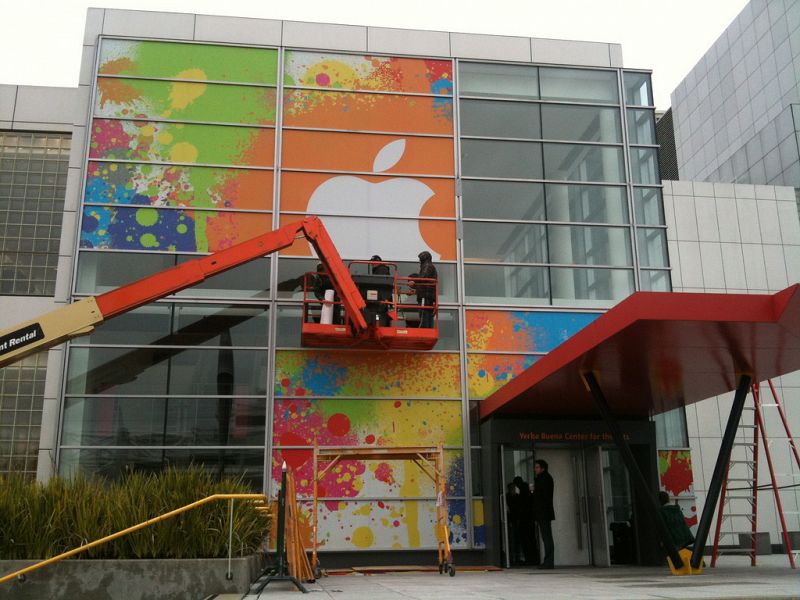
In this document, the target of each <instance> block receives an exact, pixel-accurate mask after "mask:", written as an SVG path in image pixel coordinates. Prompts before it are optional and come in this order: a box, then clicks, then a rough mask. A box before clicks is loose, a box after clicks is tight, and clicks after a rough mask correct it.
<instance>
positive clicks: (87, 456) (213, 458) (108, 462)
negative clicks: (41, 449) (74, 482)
mask: <svg viewBox="0 0 800 600" xmlns="http://www.w3.org/2000/svg"><path fill="white" fill-rule="evenodd" d="M60 458H61V460H60V464H59V469H58V470H59V473H60V474H61V475H63V476H71V475H74V474H76V473H85V474H87V475H88V474H91V475H96V476H98V477H105V478H107V479H109V480H114V479H119V478H120V477H122V476H123V475H125V474H126V473H129V472H131V471H141V472H144V473H158V472H161V471H163V470H164V469H166V468H167V467H173V468H178V469H185V468H188V467H190V466H201V467H203V468H205V469H207V470H208V471H210V472H212V473H213V474H215V475H216V476H219V477H223V476H224V477H241V478H242V480H243V481H245V482H246V483H247V484H249V486H250V488H251V489H252V490H254V491H260V490H261V489H262V486H263V483H264V451H263V450H214V449H209V450H198V449H193V450H129V449H125V450H110V449H109V450H106V449H95V448H91V449H74V448H65V449H63V450H61V454H60Z"/></svg>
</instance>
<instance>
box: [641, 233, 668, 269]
mask: <svg viewBox="0 0 800 600" xmlns="http://www.w3.org/2000/svg"><path fill="white" fill-rule="evenodd" d="M636 239H637V241H638V244H639V264H640V265H641V266H642V267H669V257H668V255H667V230H666V229H654V228H649V227H647V228H646V227H637V228H636Z"/></svg>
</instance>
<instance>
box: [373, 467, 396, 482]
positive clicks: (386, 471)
mask: <svg viewBox="0 0 800 600" xmlns="http://www.w3.org/2000/svg"><path fill="white" fill-rule="evenodd" d="M375 479H377V480H378V481H382V482H383V483H385V484H387V485H394V483H395V480H394V471H393V470H392V467H391V466H390V465H389V463H381V464H379V465H378V466H377V468H376V469H375Z"/></svg>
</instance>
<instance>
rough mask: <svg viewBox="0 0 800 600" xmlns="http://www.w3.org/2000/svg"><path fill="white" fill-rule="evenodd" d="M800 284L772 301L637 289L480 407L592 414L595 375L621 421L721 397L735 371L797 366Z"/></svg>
mask: <svg viewBox="0 0 800 600" xmlns="http://www.w3.org/2000/svg"><path fill="white" fill-rule="evenodd" d="M799 290H800V285H793V286H791V287H788V288H786V289H785V290H783V291H781V292H778V293H777V294H773V295H745V294H687V293H676V292H637V293H635V294H633V295H632V296H630V297H629V298H627V299H625V300H623V301H622V302H620V303H619V304H618V305H617V306H615V307H614V308H612V309H611V310H609V311H608V312H607V313H606V314H604V315H602V316H601V317H599V318H598V319H597V320H596V321H594V322H593V323H592V324H590V325H588V326H587V327H585V328H584V329H582V330H581V331H579V332H578V333H577V334H575V335H574V336H572V337H571V338H570V339H568V340H567V341H565V342H564V343H563V344H561V345H560V346H558V347H557V348H555V349H554V350H553V351H552V352H550V353H549V354H547V355H546V356H544V357H542V358H541V359H540V360H539V361H537V362H536V363H535V364H534V365H533V366H531V367H530V368H529V369H527V370H525V371H524V372H523V373H521V374H520V375H519V376H518V377H516V378H515V379H513V380H512V381H511V382H509V383H508V384H506V385H505V386H503V387H502V388H500V389H499V390H497V391H496V392H495V393H494V394H492V395H491V396H489V397H488V398H486V399H485V400H484V401H483V402H481V407H480V411H481V418H484V419H485V418H486V417H489V416H490V415H493V414H510V413H525V414H529V415H536V416H564V417H566V416H569V417H596V416H598V413H597V409H596V408H595V404H594V402H593V400H592V397H591V395H590V394H589V391H588V390H587V388H586V387H585V386H584V383H583V380H582V379H581V373H582V372H586V371H592V372H593V373H594V374H595V376H596V377H597V379H598V381H599V382H600V387H601V388H602V389H603V393H604V395H605V397H606V399H607V400H608V403H609V405H610V406H611V409H612V410H613V411H614V413H615V415H616V416H618V417H620V418H625V417H643V416H647V415H650V414H656V413H660V412H664V411H668V410H671V409H673V408H677V407H679V406H683V405H685V404H690V403H692V402H697V401H698V400H703V399H705V398H709V397H711V396H714V395H717V394H722V393H725V392H728V391H731V390H733V389H734V388H735V387H736V374H737V373H740V372H746V373H751V374H752V375H753V379H754V381H764V380H765V379H770V378H773V377H777V376H779V375H783V374H785V373H791V372H792V371H796V370H799V369H800V291H799Z"/></svg>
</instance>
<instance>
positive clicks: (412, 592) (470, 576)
mask: <svg viewBox="0 0 800 600" xmlns="http://www.w3.org/2000/svg"><path fill="white" fill-rule="evenodd" d="M307 587H308V588H309V590H310V591H311V593H310V594H309V595H308V596H306V597H308V598H311V599H313V598H326V599H327V598H331V599H337V600H428V599H431V600H523V599H524V600H530V599H532V598H546V600H583V599H587V600H588V599H592V600H650V599H659V600H663V599H665V598H675V599H681V600H687V599H695V598H702V599H704V600H710V599H725V600H727V599H733V598H736V599H740V600H741V599H756V598H758V599H762V598H771V599H778V598H780V599H788V598H792V599H798V600H800V570H792V569H790V568H789V566H788V560H787V558H786V556H763V557H759V566H757V567H755V568H753V567H750V564H749V560H748V559H747V558H744V557H723V558H722V559H720V563H719V565H718V566H717V568H716V569H707V570H706V571H705V572H704V573H703V574H702V575H699V576H693V577H675V576H672V575H670V574H669V572H668V570H667V569H666V567H664V568H654V567H612V568H610V569H598V568H591V567H562V568H556V569H555V570H553V571H539V570H537V569H513V570H508V571H502V572H468V571H464V572H459V573H457V574H456V576H455V577H448V576H446V575H439V574H438V573H429V572H422V573H419V572H414V573H386V574H378V575H360V574H359V575H336V576H330V577H323V578H322V579H320V580H319V581H317V582H316V583H312V584H308V586H307ZM300 597H302V596H301V595H300V594H299V593H297V592H296V591H294V590H293V589H292V588H291V586H290V585H289V584H284V583H279V584H276V583H273V584H270V585H269V586H268V587H267V588H266V589H265V590H264V591H263V592H262V593H261V594H260V595H259V596H258V597H256V596H254V595H248V596H244V597H242V596H236V595H224V596H222V595H221V596H217V600H289V599H291V600H298V599H299V598H300Z"/></svg>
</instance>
